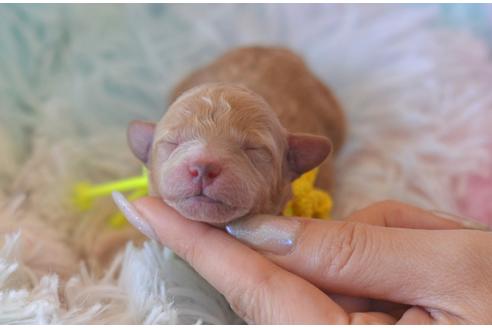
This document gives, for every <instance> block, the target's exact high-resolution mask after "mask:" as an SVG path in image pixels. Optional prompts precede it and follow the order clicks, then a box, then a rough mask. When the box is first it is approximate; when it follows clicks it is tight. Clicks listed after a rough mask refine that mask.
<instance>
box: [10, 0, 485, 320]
mask: <svg viewBox="0 0 492 328" xmlns="http://www.w3.org/2000/svg"><path fill="white" fill-rule="evenodd" d="M474 10H475V9H474ZM444 11H445V12H446V13H445V14H446V16H443V15H442V14H443V8H441V7H440V6H390V5H386V6H374V5H360V6H348V5H157V4H152V5H147V6H141V5H8V6H7V5H1V6H0V150H1V154H2V155H1V156H0V234H1V235H0V240H1V242H0V323H2V324H5V323H11V324H14V323H16V324H19V323H22V324H33V323H71V324H78V323H121V324H132V323H159V324H165V323H195V322H205V323H222V324H226V323H234V322H238V321H237V320H238V319H237V318H236V317H235V316H234V314H233V313H232V311H231V310H230V309H229V307H228V306H227V303H226V302H225V301H224V300H223V298H222V296H221V295H220V294H218V293H217V292H216V291H215V290H214V289H213V288H212V287H211V286H209V285H208V284H207V283H206V282H205V281H204V280H203V279H201V278H200V277H199V276H198V275H197V274H196V273H195V272H194V271H193V270H191V269H190V268H189V267H188V266H187V265H186V264H185V263H183V262H182V261H181V260H180V259H179V258H176V257H175V256H174V255H173V254H172V253H171V252H170V251H169V250H167V249H165V248H163V247H162V246H160V245H157V244H156V243H151V242H146V243H144V244H142V243H141V242H137V243H135V244H131V243H130V244H128V245H126V246H124V247H123V248H122V250H121V252H118V253H117V254H113V253H105V252H104V250H103V245H104V243H106V244H107V243H108V240H109V241H111V236H112V234H114V233H115V232H114V231H113V230H112V229H111V228H110V227H108V225H107V218H108V216H109V215H110V214H111V213H113V212H114V211H115V207H114V205H113V204H112V202H111V200H110V198H109V197H108V198H101V199H100V200H98V201H97V202H96V203H95V204H94V206H93V207H92V209H91V210H90V211H88V212H84V213H80V212H78V211H77V209H75V208H74V206H73V205H72V203H71V200H70V195H71V191H72V188H73V186H74V184H75V183H76V182H78V181H81V180H89V181H92V182H104V181H107V180H112V179H118V178H122V177H127V176H131V175H135V174H138V172H139V170H140V168H139V164H138V163H137V161H136V160H134V159H133V158H132V155H131V154H130V152H129V150H128V148H127V146H126V139H125V128H126V124H127V122H128V121H129V120H130V119H135V118H140V119H149V120H156V119H158V118H159V117H160V116H161V115H162V114H163V111H164V108H165V103H166V97H167V92H168V91H169V90H170V89H171V87H172V86H173V85H174V84H175V83H176V82H177V81H178V80H179V79H180V78H182V77H183V76H184V75H185V74H186V73H188V72H189V71H190V70H192V69H193V68H195V67H198V66H199V65H202V64H205V63H207V62H208V61H210V60H212V59H213V58H214V57H215V56H217V55H218V54H220V53H222V52H223V51H225V50H226V49H228V48H230V47H234V46H238V45H245V44H251V43H257V44H258V43H259V44H277V45H284V46H288V47H291V48H292V49H294V50H295V51H297V52H299V53H301V54H303V55H304V56H305V59H306V60H307V62H308V63H309V64H310V66H311V67H312V68H313V70H314V71H315V72H316V73H317V74H318V75H319V77H320V78H321V79H322V80H324V81H325V82H326V83H328V84H329V85H330V86H331V87H332V88H333V90H334V91H335V93H336V94H337V96H338V98H339V99H340V101H341V103H342V105H343V107H344V109H345V110H346V113H347V116H348V120H349V137H348V142H347V144H346V146H345V148H344V150H343V152H342V153H341V155H340V157H339V158H338V160H337V170H338V171H337V177H338V185H337V187H336V192H335V194H334V199H335V207H336V208H335V213H334V214H335V217H338V218H342V217H343V216H344V215H346V214H348V213H349V212H351V211H353V210H355V209H358V208H361V207H363V206H365V205H367V204H369V203H371V202H373V201H376V200H382V199H387V198H393V199H399V200H402V201H405V202H409V203H412V204H415V205H418V206H421V207H424V208H429V209H439V210H444V211H448V212H454V213H460V214H462V215H473V216H475V217H477V218H480V219H481V220H482V221H483V222H485V223H491V222H492V221H491V219H490V218H491V217H492V216H491V215H490V214H492V209H490V210H489V209H488V208H487V206H490V202H489V197H488V195H489V194H490V195H491V196H492V193H491V191H490V190H492V187H491V186H492V169H491V168H492V136H491V133H490V124H491V123H492V94H491V93H490V90H491V89H492V61H491V58H490V49H489V48H488V47H487V44H486V43H485V42H484V41H482V40H481V39H480V33H482V32H483V30H478V29H477V27H476V26H473V28H472V29H470V30H472V31H475V32H476V31H478V33H476V35H475V36H474V35H472V34H471V33H469V32H468V31H466V30H465V29H463V28H462V27H457V26H460V25H461V26H462V25H463V24H462V23H463V22H462V21H460V22H458V24H454V27H453V26H452V25H453V24H449V22H454V23H456V22H457V21H456V19H454V18H453V17H456V15H454V14H453V13H456V12H455V11H449V7H446V10H444ZM480 13H481V15H482V16H481V17H484V16H483V15H489V17H492V10H491V9H490V7H487V6H483V7H482V9H481V10H480ZM443 17H445V19H443ZM460 17H461V18H462V16H460ZM470 21H471V20H470ZM473 21H474V22H476V21H477V20H473ZM485 21H487V20H485ZM488 21H490V20H488ZM465 25H466V24H465ZM468 26H469V24H468ZM490 31H492V29H490V30H488V32H489V35H490ZM128 229H130V228H128ZM121 233H125V232H121ZM128 233H131V232H128ZM103 241H104V243H103Z"/></svg>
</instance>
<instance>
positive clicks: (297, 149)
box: [287, 133, 333, 177]
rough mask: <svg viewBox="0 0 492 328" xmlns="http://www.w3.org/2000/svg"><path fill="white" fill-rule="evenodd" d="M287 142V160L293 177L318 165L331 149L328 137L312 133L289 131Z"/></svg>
mask: <svg viewBox="0 0 492 328" xmlns="http://www.w3.org/2000/svg"><path fill="white" fill-rule="evenodd" d="M288 143H289V151H288V154H287V161H288V163H289V168H290V169H291V170H292V171H293V172H294V176H295V177H297V176H299V175H301V174H303V173H305V172H307V171H309V170H312V169H314V168H315V167H317V166H319V165H320V164H321V163H322V162H323V161H324V160H325V158H326V157H328V155H330V153H331V151H332V149H333V146H332V144H331V141H330V139H328V138H326V137H322V136H316V135H312V134H304V133H289V136H288Z"/></svg>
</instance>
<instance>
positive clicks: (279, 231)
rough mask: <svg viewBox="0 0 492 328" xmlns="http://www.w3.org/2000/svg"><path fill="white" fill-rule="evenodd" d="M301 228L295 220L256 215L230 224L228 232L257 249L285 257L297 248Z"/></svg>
mask: <svg viewBox="0 0 492 328" xmlns="http://www.w3.org/2000/svg"><path fill="white" fill-rule="evenodd" d="M300 227H301V222H300V221H299V220H297V219H294V218H286V217H277V216H273V215H256V216H253V217H249V218H243V219H239V220H237V221H234V222H232V223H229V224H228V225H227V226H226V231H227V233H229V234H230V235H232V236H234V237H235V238H237V239H239V240H240V241H242V242H245V243H246V244H248V245H250V246H251V247H253V248H255V249H258V250H260V251H265V252H270V253H274V254H278V255H284V254H287V253H289V252H290V251H291V250H292V249H293V247H294V246H295V242H296V239H297V235H298V232H299V229H300Z"/></svg>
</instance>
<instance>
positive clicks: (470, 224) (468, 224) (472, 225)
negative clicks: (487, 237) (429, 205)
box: [430, 210, 490, 230]
mask: <svg viewBox="0 0 492 328" xmlns="http://www.w3.org/2000/svg"><path fill="white" fill-rule="evenodd" d="M430 212H431V213H432V214H434V215H436V216H440V217H442V218H444V219H449V220H451V221H455V222H459V223H461V224H462V225H463V227H464V228H466V229H475V230H490V227H489V226H487V225H485V224H482V223H479V222H477V221H476V220H475V219H471V218H467V217H464V216H459V215H455V214H451V213H448V212H444V211H440V210H432V211H430Z"/></svg>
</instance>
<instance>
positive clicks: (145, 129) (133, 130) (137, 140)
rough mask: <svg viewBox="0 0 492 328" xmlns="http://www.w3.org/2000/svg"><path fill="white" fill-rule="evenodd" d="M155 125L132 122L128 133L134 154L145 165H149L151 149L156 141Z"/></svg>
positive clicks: (129, 143)
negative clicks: (154, 140)
mask: <svg viewBox="0 0 492 328" xmlns="http://www.w3.org/2000/svg"><path fill="white" fill-rule="evenodd" d="M154 131H155V123H150V122H144V121H131V122H130V124H129V125H128V129H127V131H126V137H127V139H128V145H129V146H130V149H131V151H132V153H133V154H134V155H135V156H136V157H137V158H138V159H139V160H141V161H142V162H143V163H144V164H148V161H149V156H150V147H151V145H152V140H153V139H154Z"/></svg>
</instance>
